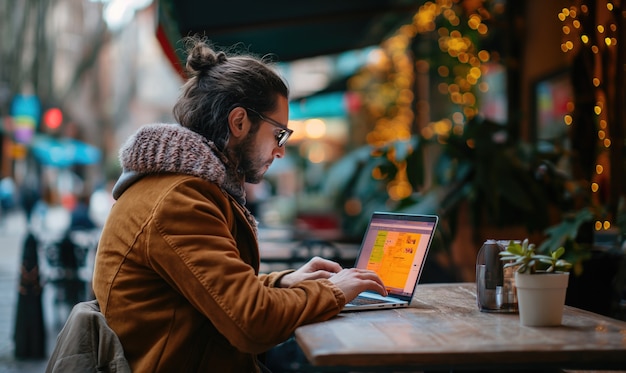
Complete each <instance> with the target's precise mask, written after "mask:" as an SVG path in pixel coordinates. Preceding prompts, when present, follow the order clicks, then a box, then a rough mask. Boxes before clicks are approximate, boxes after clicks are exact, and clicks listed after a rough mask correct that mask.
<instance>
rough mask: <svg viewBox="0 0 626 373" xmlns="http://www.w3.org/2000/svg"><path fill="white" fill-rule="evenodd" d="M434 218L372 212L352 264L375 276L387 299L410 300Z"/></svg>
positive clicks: (422, 264)
mask: <svg viewBox="0 0 626 373" xmlns="http://www.w3.org/2000/svg"><path fill="white" fill-rule="evenodd" d="M437 220H438V218H437V216H431V215H410V214H396V213H382V212H375V213H374V214H373V215H372V218H371V220H370V223H369V226H368V228H367V231H366V232H365V236H364V238H363V242H362V244H361V249H360V251H359V255H358V256H357V260H356V267H357V268H365V269H369V270H372V271H374V272H376V273H377V274H378V275H379V276H380V278H381V279H382V280H383V282H384V283H385V287H386V288H387V291H388V292H389V293H390V295H393V296H399V297H401V298H410V297H412V296H413V292H414V290H415V286H416V285H417V283H418V281H419V277H420V275H421V272H422V268H423V267H424V261H425V260H426V255H427V254H428V248H429V247H430V243H431V241H432V237H433V235H434V231H435V227H436V225H437Z"/></svg>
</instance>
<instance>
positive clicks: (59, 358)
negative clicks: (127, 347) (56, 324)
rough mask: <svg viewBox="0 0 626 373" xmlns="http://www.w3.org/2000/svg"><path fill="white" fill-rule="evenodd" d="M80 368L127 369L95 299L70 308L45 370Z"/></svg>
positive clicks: (118, 341) (65, 370)
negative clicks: (70, 310)
mask: <svg viewBox="0 0 626 373" xmlns="http://www.w3.org/2000/svg"><path fill="white" fill-rule="evenodd" d="M79 371H80V372H120V373H124V372H130V367H129V365H128V361H127V360H126V358H125V357H124V349H123V347H122V344H121V342H120V340H119V338H118V337H117V335H116V334H115V332H114V331H113V330H112V329H111V328H110V327H109V326H108V325H107V323H106V319H105V317H104V315H103V314H102V313H101V312H100V307H99V305H98V302H97V301H96V300H92V301H88V302H80V303H78V304H76V305H75V306H74V307H73V308H72V312H71V313H70V315H69V317H68V319H67V321H66V322H65V325H64V326H63V329H61V331H60V332H59V335H58V337H57V341H56V345H55V348H54V351H53V352H52V355H51V356H50V359H49V361H48V366H47V368H46V373H57V372H58V373H61V372H79Z"/></svg>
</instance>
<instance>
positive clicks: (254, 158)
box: [234, 97, 289, 184]
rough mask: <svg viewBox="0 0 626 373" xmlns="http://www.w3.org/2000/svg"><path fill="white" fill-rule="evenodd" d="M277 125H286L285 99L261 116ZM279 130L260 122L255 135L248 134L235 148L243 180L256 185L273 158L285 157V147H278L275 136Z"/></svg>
mask: <svg viewBox="0 0 626 373" xmlns="http://www.w3.org/2000/svg"><path fill="white" fill-rule="evenodd" d="M263 115H264V116H266V117H267V118H269V119H271V120H274V121H276V122H278V123H287V118H288V117H289V104H288V101H287V99H286V98H285V97H280V98H279V100H278V105H277V109H276V111H274V112H273V113H267V114H263ZM280 131H281V129H280V128H278V127H276V126H275V125H272V124H271V123H268V122H267V121H265V120H261V122H260V124H259V129H258V131H256V132H255V133H248V134H247V135H246V136H245V138H244V139H243V140H242V141H241V142H239V143H238V144H237V145H236V146H235V149H234V150H235V154H236V155H237V156H238V157H239V169H240V170H242V171H243V172H244V175H245V178H246V179H245V180H246V182H248V183H251V184H258V183H260V182H261V180H263V175H265V173H266V172H267V170H268V169H269V167H270V166H271V164H272V162H273V161H274V158H282V157H284V156H285V147H284V146H278V141H277V138H276V136H277V134H278V133H280Z"/></svg>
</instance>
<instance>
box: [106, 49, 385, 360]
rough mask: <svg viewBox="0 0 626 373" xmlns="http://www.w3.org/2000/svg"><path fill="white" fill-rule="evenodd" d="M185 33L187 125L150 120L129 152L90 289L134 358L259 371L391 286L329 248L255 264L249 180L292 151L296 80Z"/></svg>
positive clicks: (182, 116) (183, 109) (178, 108)
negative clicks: (280, 264) (288, 261)
mask: <svg viewBox="0 0 626 373" xmlns="http://www.w3.org/2000/svg"><path fill="white" fill-rule="evenodd" d="M190 41H191V44H190V49H189V51H188V52H189V55H188V58H187V64H186V67H187V70H188V73H189V79H188V80H187V82H186V83H185V84H184V86H183V87H182V93H181V96H180V98H179V100H178V102H177V103H176V105H175V106H174V116H175V118H176V120H177V121H178V124H153V125H146V126H144V127H142V128H140V129H139V130H138V131H137V132H136V133H135V134H134V135H133V136H132V137H131V138H130V139H128V140H127V142H126V143H125V144H124V145H123V147H122V149H121V151H120V160H121V165H122V168H123V173H122V175H121V177H120V178H119V180H118V181H117V184H116V185H115V187H114V189H113V196H114V197H115V198H116V200H117V201H116V203H115V204H114V206H113V208H112V209H111V211H110V214H109V216H108V219H107V221H106V223H105V225H104V228H103V231H102V235H101V238H100V242H99V246H98V251H97V254H96V261H95V270H94V277H93V287H94V293H95V295H96V298H97V300H98V302H99V305H100V308H101V311H102V313H103V314H104V315H105V317H106V320H107V322H108V324H109V325H110V326H111V328H112V329H113V330H114V331H115V332H116V334H117V335H118V336H119V338H120V341H121V343H122V345H123V347H124V351H125V355H126V357H127V359H128V361H129V363H130V366H131V368H132V370H133V371H137V372H174V371H178V372H209V371H212V372H259V371H260V370H261V369H263V364H262V363H261V361H260V360H259V359H258V358H257V356H258V355H259V354H262V353H264V352H265V351H267V350H269V349H270V348H272V347H273V346H275V345H277V344H279V343H281V342H283V341H285V340H287V339H288V338H289V337H290V336H291V335H292V334H293V332H294V331H295V329H296V328H297V327H299V326H301V325H304V324H307V323H313V322H319V321H324V320H327V319H330V318H331V317H333V316H336V315H337V314H338V313H339V312H340V311H341V309H342V308H343V306H344V305H345V303H346V302H348V301H350V300H351V299H353V298H355V297H356V296H357V295H358V294H359V293H360V292H362V291H364V290H372V291H376V292H378V293H381V294H385V295H386V293H387V292H386V290H385V287H384V285H383V283H382V281H381V280H380V278H379V277H378V276H377V275H376V274H375V273H374V272H372V271H362V270H357V269H342V268H341V266H340V265H339V264H337V263H335V262H332V261H329V260H326V259H322V258H313V259H312V260H311V261H309V262H308V263H306V264H305V265H304V266H302V267H301V268H299V269H298V270H295V271H293V270H288V271H282V272H274V273H270V274H259V250H258V241H257V222H256V220H255V218H254V217H253V216H252V214H250V212H249V211H248V209H247V208H246V205H245V204H246V195H245V191H244V184H245V183H246V182H248V183H259V182H260V181H261V180H262V179H263V175H264V174H265V172H266V171H267V170H268V168H269V167H270V165H271V164H272V161H273V160H274V159H275V158H281V157H283V156H284V155H285V142H286V141H287V139H288V138H289V136H290V135H291V133H292V130H291V129H289V128H288V127H287V124H286V123H287V120H288V116H289V112H288V110H289V109H288V88H287V86H286V84H285V82H284V81H283V80H282V79H281V77H280V76H279V75H278V74H277V73H276V72H275V70H273V69H272V66H271V65H270V64H269V63H268V62H266V61H263V60H260V59H257V58H255V57H253V56H248V55H232V56H228V55H227V54H225V53H223V52H216V51H215V50H213V49H212V48H211V47H210V46H209V45H208V44H206V43H205V42H203V41H201V40H198V39H191V40H190Z"/></svg>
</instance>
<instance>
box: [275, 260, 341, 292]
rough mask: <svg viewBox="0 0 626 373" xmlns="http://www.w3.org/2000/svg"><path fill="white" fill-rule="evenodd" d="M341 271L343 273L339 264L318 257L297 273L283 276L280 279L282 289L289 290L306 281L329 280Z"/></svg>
mask: <svg viewBox="0 0 626 373" xmlns="http://www.w3.org/2000/svg"><path fill="white" fill-rule="evenodd" d="M339 271H341V266H340V265H339V264H338V263H336V262H333V261H331V260H328V259H323V258H320V257H318V256H316V257H314V258H312V259H311V260H309V261H308V262H307V263H306V264H304V265H303V266H302V267H300V268H299V269H298V270H296V271H295V272H291V273H289V274H287V275H285V276H283V277H282V278H281V279H280V287H282V288H288V287H290V286H292V285H294V284H296V283H298V282H300V281H304V280H317V279H320V278H329V277H330V276H332V275H334V274H335V273H337V272H339Z"/></svg>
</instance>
